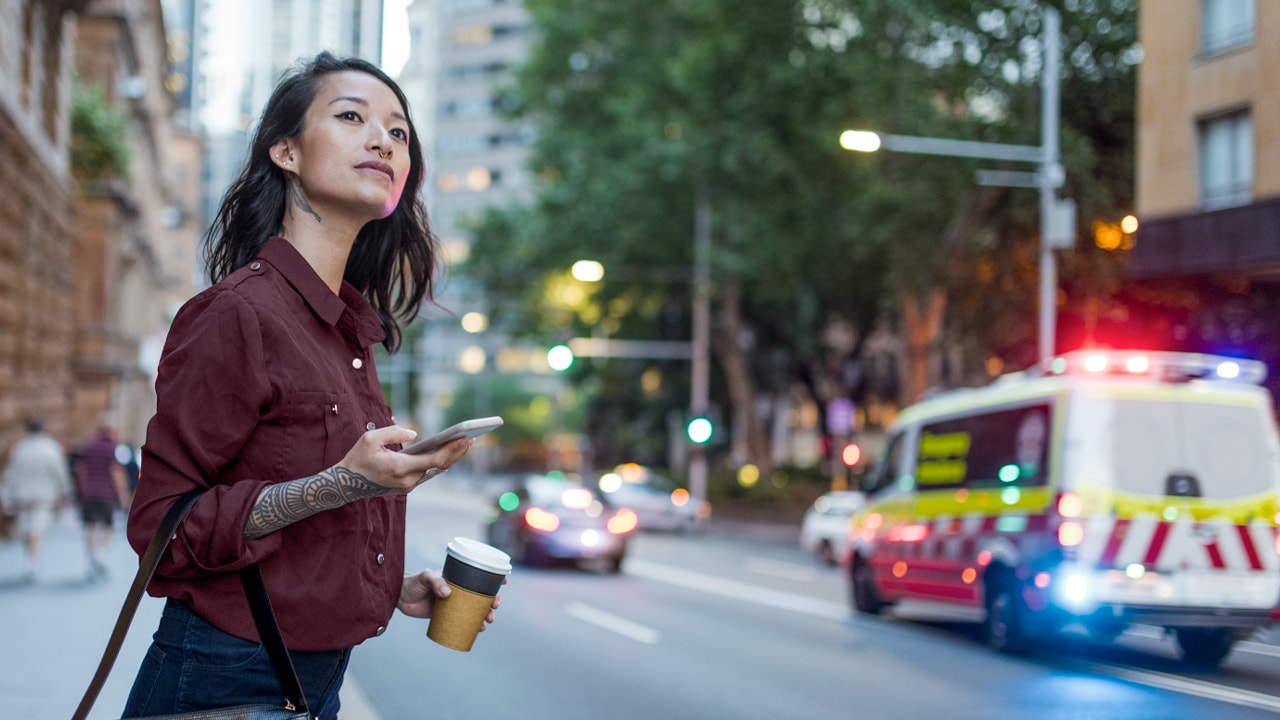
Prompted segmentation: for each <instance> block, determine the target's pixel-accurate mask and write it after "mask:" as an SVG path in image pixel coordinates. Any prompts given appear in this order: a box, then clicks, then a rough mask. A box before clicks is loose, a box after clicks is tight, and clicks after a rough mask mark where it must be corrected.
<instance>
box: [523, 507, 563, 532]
mask: <svg viewBox="0 0 1280 720" xmlns="http://www.w3.org/2000/svg"><path fill="white" fill-rule="evenodd" d="M524 523H525V524H526V525H528V526H529V527H530V528H533V529H534V530H538V531H540V532H552V531H554V530H555V529H556V528H558V527H560V518H558V517H556V514H555V513H552V512H547V511H546V510H543V509H542V508H540V507H531V508H529V509H528V510H525V511H524Z"/></svg>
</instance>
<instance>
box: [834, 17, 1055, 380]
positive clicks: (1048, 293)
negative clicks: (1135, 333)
mask: <svg viewBox="0 0 1280 720" xmlns="http://www.w3.org/2000/svg"><path fill="white" fill-rule="evenodd" d="M1060 28H1061V19H1060V16H1059V15H1058V11H1057V10H1055V9H1053V8H1050V7H1046V8H1045V9H1044V35H1043V36H1042V37H1043V39H1042V43H1043V52H1044V60H1043V61H1044V67H1043V72H1042V73H1041V85H1042V90H1041V96H1040V145H1039V146H1035V145H1007V144H1003V143H988V142H974V141H969V140H948V139H943V138H928V137H915V136H910V135H882V134H878V133H874V132H870V131H866V130H845V131H844V132H843V133H841V134H840V145H841V147H843V148H845V149H846V150H853V151H857V152H875V151H876V150H879V149H881V148H883V149H885V150H892V151H895V152H906V153H918V154H924V155H945V156H948V157H963V158H978V159H983V160H1004V161H1010V162H1025V163H1034V164H1036V165H1038V166H1039V167H1038V168H1037V171H1036V172H1034V173H1024V172H1007V171H993V170H979V171H978V177H977V181H978V184H980V185H992V186H1003V187H1031V188H1037V189H1039V191H1040V293H1039V295H1040V298H1039V311H1040V319H1039V338H1038V348H1039V358H1040V361H1041V362H1042V363H1044V362H1047V361H1048V360H1049V358H1051V357H1053V352H1054V336H1055V332H1056V330H1055V322H1056V320H1057V316H1056V306H1057V303H1056V295H1057V290H1058V274H1057V267H1056V261H1055V258H1054V255H1053V251H1054V250H1055V249H1057V248H1069V247H1071V244H1072V243H1073V242H1074V240H1075V203H1074V202H1072V201H1071V200H1059V199H1058V198H1057V196H1056V194H1055V191H1056V190H1057V188H1059V187H1061V186H1062V182H1063V170H1062V165H1061V163H1059V157H1058V124H1059V117H1060V115H1061V107H1060V105H1061V102H1060V96H1059V89H1060V87H1059V75H1060V63H1061V58H1060V55H1061V49H1060Z"/></svg>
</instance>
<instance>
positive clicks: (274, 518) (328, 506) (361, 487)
mask: <svg viewBox="0 0 1280 720" xmlns="http://www.w3.org/2000/svg"><path fill="white" fill-rule="evenodd" d="M390 492H391V490H390V489H389V488H385V487H383V486H381V485H379V484H377V483H375V482H373V481H372V480H370V479H369V478H367V477H365V476H363V475H361V474H360V473H356V472H352V471H350V470H348V469H347V468H344V467H341V466H339V467H331V468H329V469H328V470H325V471H324V472H322V473H319V474H317V475H312V476H311V477H305V478H299V479H297V480H290V481H289V482H282V483H279V484H276V485H271V486H269V487H268V488H267V489H266V490H263V491H262V495H260V496H259V497H258V502H257V503H256V504H255V505H254V506H253V510H251V511H249V519H248V520H246V521H245V523H244V537H245V539H247V540H256V539H257V538H260V537H263V536H266V535H269V534H271V533H273V532H275V531H276V530H279V529H280V528H283V527H285V526H288V525H292V524H293V523H296V522H298V521H299V520H302V519H303V518H308V517H311V516H312V515H315V514H316V513H318V512H323V511H325V510H332V509H334V508H337V507H342V506H343V505H346V504H347V503H349V502H354V501H356V500H363V499H365V498H371V497H376V496H379V495H386V494H388V493H390Z"/></svg>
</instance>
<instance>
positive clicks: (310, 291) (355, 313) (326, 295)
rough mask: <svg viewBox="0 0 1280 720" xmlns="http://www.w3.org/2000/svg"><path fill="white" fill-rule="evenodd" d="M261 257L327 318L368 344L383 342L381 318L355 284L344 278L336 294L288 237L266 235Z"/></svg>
mask: <svg viewBox="0 0 1280 720" xmlns="http://www.w3.org/2000/svg"><path fill="white" fill-rule="evenodd" d="M258 259H259V260H265V261H266V262H267V263H269V264H270V265H271V266H272V267H274V268H275V269H276V270H277V271H278V272H279V273H280V274H281V275H282V276H283V277H284V279H285V280H286V281H288V283H289V284H290V285H292V286H293V288H294V290H297V291H298V295H300V296H302V299H303V301H304V302H306V303H307V305H308V306H309V307H310V308H311V311H312V312H314V313H315V314H316V316H317V317H319V318H320V319H321V320H323V321H324V322H326V323H328V324H329V325H333V326H336V327H338V328H339V329H340V330H342V331H344V332H350V333H351V334H353V335H355V336H356V338H358V339H359V340H360V343H361V344H362V345H366V346H367V345H372V344H374V343H376V342H381V341H382V339H383V338H385V337H386V330H385V328H383V326H382V319H381V318H380V317H378V313H377V312H376V311H374V309H373V306H372V305H370V304H369V301H368V300H367V299H366V298H365V297H364V295H362V294H360V291H359V290H357V289H356V288H355V286H354V285H352V284H351V283H349V282H347V281H346V280H343V281H342V288H341V290H340V291H339V294H337V295H334V294H333V291H331V290H330V289H329V286H328V285H326V284H325V282H324V280H322V279H321V278H320V276H319V275H318V274H317V273H316V271H315V268H312V267H311V264H310V263H308V262H307V260H306V258H304V257H302V254H301V253H299V252H298V249H297V248H295V247H294V246H293V244H292V243H290V242H289V241H288V240H285V239H284V238H282V237H279V236H277V235H273V236H271V237H269V238H267V242H266V243H265V244H263V246H262V250H260V251H258ZM344 314H348V318H347V319H346V321H344V322H340V321H342V320H343V315H344Z"/></svg>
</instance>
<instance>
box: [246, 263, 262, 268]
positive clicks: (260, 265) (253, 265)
mask: <svg viewBox="0 0 1280 720" xmlns="http://www.w3.org/2000/svg"><path fill="white" fill-rule="evenodd" d="M249 269H250V270H261V269H262V263H260V262H254V263H251V264H250V265H249Z"/></svg>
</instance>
